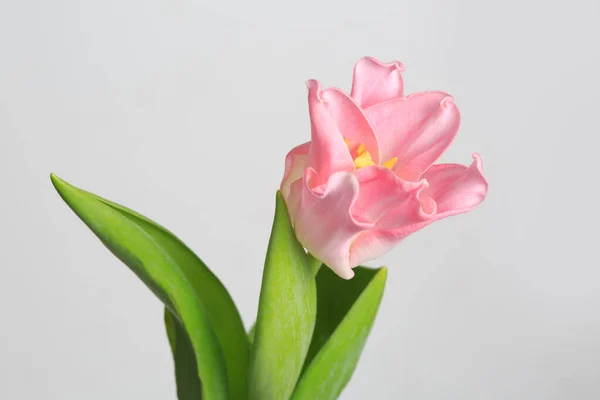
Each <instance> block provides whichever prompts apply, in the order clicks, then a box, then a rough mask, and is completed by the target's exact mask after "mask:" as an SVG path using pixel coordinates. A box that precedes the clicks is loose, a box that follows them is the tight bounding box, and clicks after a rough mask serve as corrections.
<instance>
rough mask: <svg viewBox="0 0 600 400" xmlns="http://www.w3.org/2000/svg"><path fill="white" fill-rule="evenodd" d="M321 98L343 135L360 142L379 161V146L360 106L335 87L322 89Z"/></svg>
mask: <svg viewBox="0 0 600 400" xmlns="http://www.w3.org/2000/svg"><path fill="white" fill-rule="evenodd" d="M323 100H324V101H325V106H326V107H327V110H328V111H329V112H330V113H331V116H332V118H333V119H334V120H335V122H336V124H337V127H338V129H339V131H340V133H341V134H342V136H343V137H345V138H346V139H348V141H349V142H350V143H356V144H359V143H362V144H364V145H365V149H366V150H367V151H368V152H369V153H370V154H371V158H372V159H373V161H374V162H375V163H376V164H378V163H379V146H378V145H377V138H376V137H375V133H374V132H373V128H372V127H371V124H369V121H367V118H366V117H365V115H364V113H363V111H362V110H361V108H360V107H359V106H358V104H356V103H355V102H354V100H352V99H351V98H350V97H348V95H346V93H344V92H342V91H341V90H339V89H336V88H329V89H325V90H323Z"/></svg>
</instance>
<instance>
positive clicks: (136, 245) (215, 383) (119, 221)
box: [51, 175, 250, 400]
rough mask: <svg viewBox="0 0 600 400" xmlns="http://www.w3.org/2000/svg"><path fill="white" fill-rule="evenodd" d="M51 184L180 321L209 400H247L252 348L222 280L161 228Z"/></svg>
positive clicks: (87, 195)
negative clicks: (247, 381) (188, 339)
mask: <svg viewBox="0 0 600 400" xmlns="http://www.w3.org/2000/svg"><path fill="white" fill-rule="evenodd" d="M51 179H52V183H53V184H54V187H55V188H56V190H57V191H58V193H59V194H60V196H61V197H62V198H63V200H64V201H65V202H66V203H67V204H68V205H69V207H71V209H72V210H73V211H74V212H75V214H77V215H78V216H79V218H81V220H82V221H83V222H84V223H85V224H86V225H87V226H88V227H89V228H90V229H91V230H92V231H93V232H94V233H95V234H96V236H97V237H98V238H99V239H100V240H101V241H102V243H104V245H105V246H106V247H107V248H108V249H109V250H110V251H111V252H112V253H113V254H114V255H115V256H117V257H118V258H119V259H120V260H121V261H123V262H124V263H125V264H126V265H127V266H128V267H129V268H130V269H131V270H132V271H133V272H134V273H135V274H136V275H137V276H138V277H139V278H140V279H141V280H142V281H143V282H144V283H145V284H146V286H148V287H149V288H150V289H151V290H152V291H153V292H154V293H155V294H156V295H157V297H158V298H159V299H160V300H161V301H162V302H163V303H164V304H165V306H166V307H167V308H169V310H170V311H172V312H173V313H174V315H177V316H178V317H179V319H180V321H181V323H182V325H183V326H184V327H185V329H186V331H187V332H188V335H189V338H190V341H191V343H192V347H193V349H194V353H195V355H196V358H197V359H198V360H199V361H200V362H199V363H198V366H197V370H198V371H197V372H198V375H199V377H200V380H201V381H202V391H203V394H204V397H205V398H207V399H210V400H213V399H214V400H218V399H228V398H231V399H234V400H238V399H239V400H241V399H245V398H246V397H247V383H246V378H247V370H248V363H249V350H250V344H249V342H248V338H247V336H246V333H245V330H244V326H243V324H242V320H241V318H240V315H239V313H238V311H237V309H236V307H235V305H234V304H233V301H232V299H231V297H230V296H229V293H228V292H227V290H226V289H225V287H224V286H223V284H222V283H221V282H220V281H219V279H218V278H217V277H216V276H215V275H214V274H213V273H212V272H211V271H210V270H209V269H208V268H207V267H206V265H205V264H204V263H203V262H202V261H201V260H200V259H199V258H198V257H197V256H196V255H195V254H194V253H193V252H192V251H191V250H190V249H189V248H188V247H186V246H185V245H184V244H183V243H182V242H181V241H180V240H179V239H177V238H176V237H175V236H174V235H173V234H172V233H170V232H169V231H167V230H166V229H164V228H163V227H161V226H160V225H158V224H156V223H154V222H152V221H151V220H149V219H148V218H146V217H144V216H142V215H140V214H138V213H136V212H134V211H132V210H129V209H127V208H125V207H123V206H120V205H118V204H115V203H112V202H110V201H108V200H105V199H103V198H101V197H98V196H96V195H94V194H91V193H88V192H85V191H83V190H81V189H78V188H76V187H74V186H71V185H69V184H68V183H66V182H64V181H63V180H61V179H60V178H58V177H56V176H55V175H51Z"/></svg>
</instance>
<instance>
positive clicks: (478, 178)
mask: <svg viewBox="0 0 600 400" xmlns="http://www.w3.org/2000/svg"><path fill="white" fill-rule="evenodd" d="M423 179H426V180H427V181H428V182H429V187H428V188H427V189H425V190H423V193H422V197H423V198H430V199H432V200H433V201H434V202H435V204H436V214H435V219H440V218H444V217H448V216H450V215H456V214H461V213H464V212H467V211H470V210H472V209H473V208H475V207H477V206H478V205H479V204H480V203H481V202H482V201H483V200H484V199H485V197H486V195H487V190H488V183H487V180H486V179H485V177H484V176H483V164H482V161H481V157H480V156H479V154H477V153H474V154H473V162H472V163H471V165H470V166H469V167H467V166H464V165H459V164H438V165H434V166H433V167H431V168H430V169H429V170H428V171H427V172H425V174H423Z"/></svg>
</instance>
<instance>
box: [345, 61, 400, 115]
mask: <svg viewBox="0 0 600 400" xmlns="http://www.w3.org/2000/svg"><path fill="white" fill-rule="evenodd" d="M402 71H404V65H402V64H401V63H399V62H391V63H382V62H379V61H377V60H376V59H374V58H372V57H364V58H362V59H360V60H359V61H358V62H357V63H356V66H355V67H354V77H353V79H352V92H351V97H352V98H353V99H354V100H356V102H357V103H358V104H359V105H360V106H361V107H362V108H367V107H370V106H372V105H374V104H377V103H381V102H384V101H387V100H391V99H395V98H397V97H402V95H403V91H404V82H403V81H402Z"/></svg>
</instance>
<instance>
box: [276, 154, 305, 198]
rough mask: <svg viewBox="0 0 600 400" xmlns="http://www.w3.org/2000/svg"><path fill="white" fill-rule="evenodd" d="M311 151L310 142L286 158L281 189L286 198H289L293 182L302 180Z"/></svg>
mask: <svg viewBox="0 0 600 400" xmlns="http://www.w3.org/2000/svg"><path fill="white" fill-rule="evenodd" d="M309 150H310V142H307V143H303V144H301V145H299V146H296V147H294V148H293V149H292V150H290V152H289V153H288V154H287V156H286V157H285V171H284V173H283V179H282V180H281V186H280V187H279V190H281V194H283V197H284V198H287V197H288V195H289V193H290V185H291V184H292V182H294V181H296V180H298V179H300V178H302V175H303V172H304V168H306V161H307V159H308V151H309Z"/></svg>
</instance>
